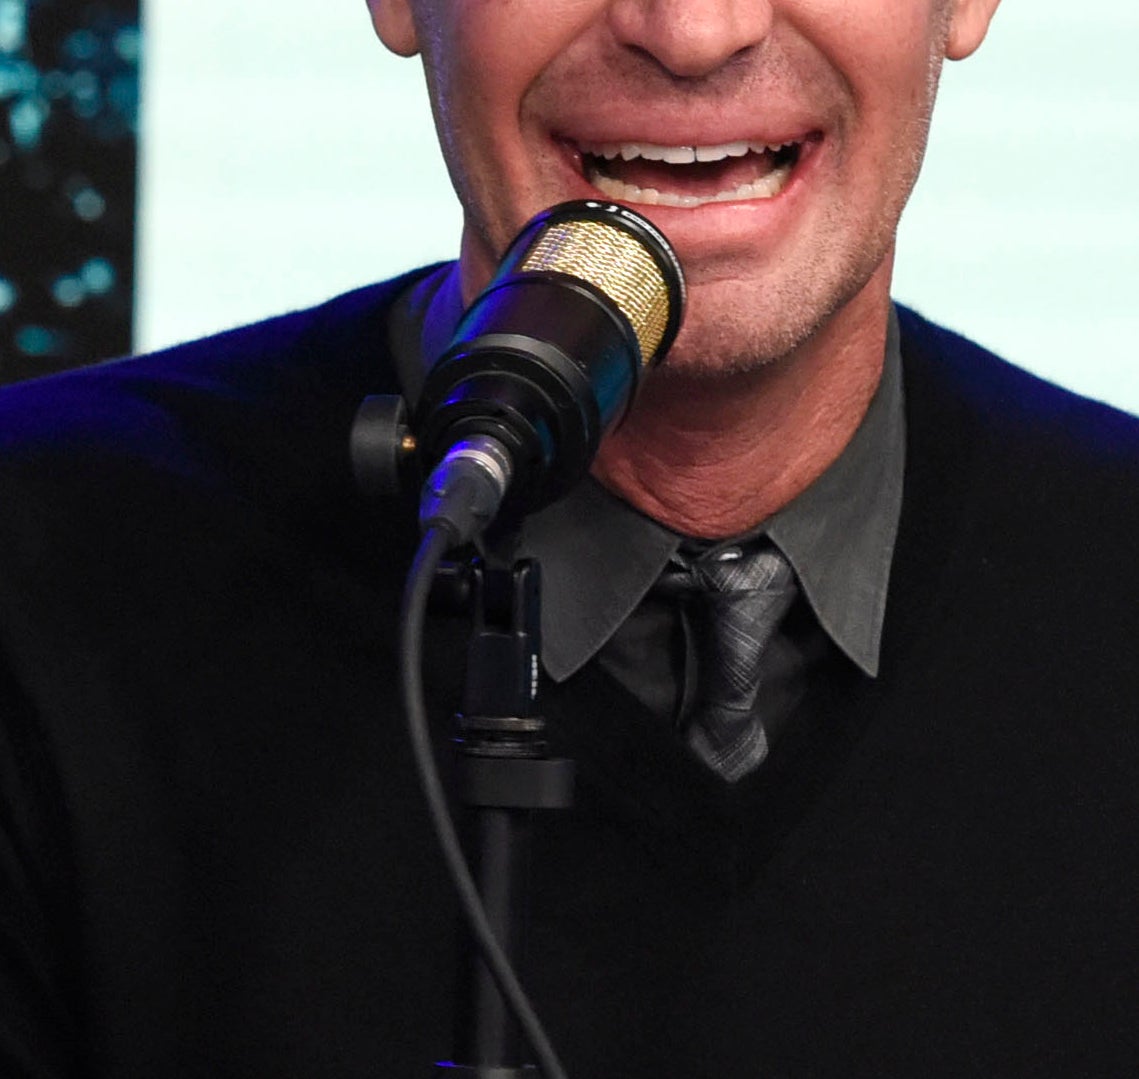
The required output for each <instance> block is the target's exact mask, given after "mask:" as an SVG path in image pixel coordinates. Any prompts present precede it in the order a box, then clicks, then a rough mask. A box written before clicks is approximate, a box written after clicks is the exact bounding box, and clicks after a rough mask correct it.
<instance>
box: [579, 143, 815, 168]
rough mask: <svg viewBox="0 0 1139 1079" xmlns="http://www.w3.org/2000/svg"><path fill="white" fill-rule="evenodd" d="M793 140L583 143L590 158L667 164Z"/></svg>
mask: <svg viewBox="0 0 1139 1079" xmlns="http://www.w3.org/2000/svg"><path fill="white" fill-rule="evenodd" d="M793 145H794V143H790V142H784V143H764V142H724V143H720V144H719V145H718V146H658V145H656V144H655V143H651V142H598V143H582V144H581V149H582V151H583V152H584V153H587V154H590V155H592V156H593V157H603V158H606V159H607V160H610V161H611V160H613V159H614V158H616V157H620V158H623V159H624V160H625V161H632V160H633V158H635V157H643V158H644V159H645V160H646V161H664V162H667V163H668V164H670V165H690V164H691V163H692V162H693V161H721V160H723V159H724V158H725V157H743V156H744V154H746V153H747V152H748V151H749V150H750V151H752V152H754V153H757V154H762V153H763V152H764V151H765V150H770V151H771V152H772V153H778V151H780V150H782V149H783V148H784V147H785V146H793Z"/></svg>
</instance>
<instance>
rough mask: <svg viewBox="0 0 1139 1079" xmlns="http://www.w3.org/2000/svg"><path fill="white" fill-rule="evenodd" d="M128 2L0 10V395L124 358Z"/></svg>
mask: <svg viewBox="0 0 1139 1079" xmlns="http://www.w3.org/2000/svg"><path fill="white" fill-rule="evenodd" d="M139 51H140V34H139V3H138V0H102V2H99V3H86V2H82V0H0V382H12V381H15V380H17V379H22V378H29V377H33V376H35V375H40V374H47V373H49V372H52V371H57V370H60V369H62V368H65V367H74V366H78V365H80V364H86V363H91V362H93V361H96V360H101V359H105V358H108V357H111V356H117V355H121V354H122V353H125V352H128V351H129V350H130V332H131V304H132V293H133V283H134V280H133V279H134V265H133V260H134V219H135V162H136V156H137V153H136V134H137V128H138V123H137V117H138V61H139Z"/></svg>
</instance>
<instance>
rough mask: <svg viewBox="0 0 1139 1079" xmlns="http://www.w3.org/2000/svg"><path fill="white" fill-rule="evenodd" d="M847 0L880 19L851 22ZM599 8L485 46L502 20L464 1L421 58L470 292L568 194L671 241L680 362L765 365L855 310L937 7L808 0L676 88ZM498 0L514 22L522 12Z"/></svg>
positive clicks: (923, 118) (892, 194)
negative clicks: (678, 293) (679, 305)
mask: <svg viewBox="0 0 1139 1079" xmlns="http://www.w3.org/2000/svg"><path fill="white" fill-rule="evenodd" d="M852 4H853V6H855V7H860V8H863V7H864V8H866V9H867V11H868V12H870V11H871V10H873V11H874V12H875V13H874V14H873V15H872V16H868V20H863V21H862V22H859V21H858V20H854V19H851V18H850V7H851V6H852ZM532 6H533V8H534V9H535V10H536V9H538V8H540V7H543V5H541V4H538V3H537V2H535V3H534V4H533V5H532ZM595 6H596V8H597V12H596V18H594V19H593V21H589V20H587V19H586V18H585V17H584V15H583V14H582V10H583V8H589V7H590V5H588V4H587V5H582V4H580V3H577V4H572V5H559V4H558V3H554V4H553V5H552V10H553V11H554V12H555V13H556V12H557V10H558V9H559V7H567V11H568V9H572V10H573V12H574V13H575V18H574V19H573V20H570V19H569V16H568V14H567V16H566V25H565V26H563V27H562V28H561V31H560V33H559V32H558V29H557V27H556V26H554V27H553V28H551V27H550V25H549V23H550V21H551V20H550V17H549V16H548V17H547V18H546V19H545V20H544V21H543V22H542V24H541V26H540V27H539V26H538V24H537V23H535V27H534V28H533V32H532V33H531V34H529V35H528V34H527V33H526V32H525V28H524V27H520V26H517V25H515V26H514V27H513V33H512V34H511V35H510V37H509V42H510V43H512V44H511V47H509V48H507V47H506V42H505V41H504V42H503V43H502V45H501V46H499V47H498V48H497V49H496V47H495V42H496V41H498V40H499V37H500V36H501V35H502V34H504V33H505V28H504V27H497V24H496V23H495V21H494V16H493V14H487V8H488V6H487V5H473V7H474V8H475V9H477V10H478V11H480V12H481V15H479V16H478V17H477V18H475V19H474V21H472V22H471V23H469V24H467V25H466V26H465V27H464V26H463V25H461V23H457V22H452V24H451V26H450V30H452V31H456V30H458V31H463V30H465V31H466V32H465V33H457V34H456V33H452V34H451V35H450V37H449V38H447V35H446V34H444V35H443V36H442V38H440V39H439V40H443V39H446V50H445V51H443V50H441V51H440V53H439V54H438V55H436V56H429V57H428V71H429V78H430V79H431V82H432V87H433V93H434V96H435V103H436V110H437V116H438V118H439V119H440V126H441V133H442V135H443V144H444V151H445V154H446V156H447V158H448V163H449V166H450V168H451V171H452V176H453V178H454V180H455V183H456V187H457V189H458V191H459V195H460V198H461V200H462V202H463V205H464V208H465V212H466V221H467V230H466V235H465V237H464V279H465V283H466V287H467V291H468V298H470V296H471V295H473V293H474V292H475V291H477V289H478V288H480V287H481V286H482V285H483V284H485V282H486V280H487V279H489V276H490V274H491V273H492V272H493V269H494V266H495V265H496V264H497V261H498V259H499V258H500V257H501V254H502V252H503V251H504V250H505V247H506V245H507V244H508V243H509V241H510V239H511V238H512V237H513V235H514V234H515V233H516V232H517V230H518V229H519V228H520V227H521V226H522V225H523V224H524V223H525V221H526V220H528V219H529V218H530V217H531V216H533V214H535V213H537V212H538V211H540V210H542V209H544V208H545V207H547V206H549V205H552V204H554V203H557V202H562V201H565V200H567V199H580V198H594V199H596V198H601V199H606V200H610V201H616V202H621V203H624V204H626V205H629V206H631V207H632V208H634V209H636V210H638V211H639V212H641V213H644V214H645V215H646V216H648V217H650V218H651V219H652V220H653V221H654V222H655V223H656V224H657V226H658V227H659V228H660V229H661V230H662V231H663V232H664V234H665V235H666V236H667V237H668V238H669V239H670V241H671V242H672V244H673V246H674V247H675V249H676V251H677V254H678V256H679V257H680V260H681V263H682V265H683V266H684V268H685V273H686V277H687V280H688V286H689V306H688V312H687V316H686V319H685V325H684V328H683V329H682V331H681V335H680V337H679V338H678V340H677V343H676V345H675V346H674V348H673V351H672V353H671V355H670V358H669V361H668V364H669V366H671V367H674V368H676V369H684V370H688V371H692V372H694V373H695V372H697V371H700V372H726V371H732V370H739V369H747V368H751V367H755V366H759V365H763V364H766V363H770V362H771V361H773V360H775V359H778V358H779V357H782V356H785V355H787V354H789V353H791V352H793V351H794V350H795V349H796V348H798V347H800V346H802V345H804V344H805V343H807V342H809V341H811V340H812V339H813V338H814V337H816V336H817V335H818V334H819V333H820V329H821V328H822V327H824V326H825V325H826V324H828V323H829V322H830V321H832V320H834V319H836V318H843V317H851V312H852V311H853V310H854V307H852V301H853V300H855V298H856V297H858V296H859V295H860V294H862V293H863V292H864V290H865V289H866V288H867V284H868V282H869V283H871V284H872V285H873V284H874V283H878V284H881V286H882V290H881V291H883V295H884V290H885V289H886V288H888V274H889V263H890V256H891V253H892V250H893V243H894V235H895V230H896V227H897V222H898V219H899V216H900V214H901V211H902V208H903V206H904V204H905V201H906V199H907V197H908V195H909V191H910V189H911V187H912V184H913V182H914V180H915V179H916V176H917V172H918V169H919V166H920V161H921V156H922V152H923V150H924V145H925V134H926V131H927V128H928V120H929V114H930V110H931V109H932V104H933V96H934V87H935V85H936V76H937V71H938V67H939V65H938V52H937V41H936V37H937V35H936V32H935V21H934V20H933V18H932V13H931V12H929V11H925V10H924V9H923V11H922V12H919V13H915V9H917V8H922V5H921V4H918V5H915V4H912V3H902V2H901V0H898V2H897V3H887V4H885V5H883V4H880V3H878V2H877V0H875V2H874V3H871V0H843V2H841V3H840V0H833V3H832V2H831V0H825V2H822V0H820V2H818V3H813V4H811V5H806V4H803V5H801V6H802V7H804V8H809V10H810V12H812V13H813V14H812V16H811V18H807V17H804V19H803V20H801V21H799V22H796V21H795V20H794V19H791V18H788V20H787V21H785V22H778V21H777V22H775V23H774V24H773V27H772V28H770V29H769V31H768V33H767V36H766V37H765V39H764V40H763V41H759V42H757V43H756V44H755V46H754V47H752V48H750V49H748V50H741V51H740V53H739V54H738V55H736V56H735V57H734V58H732V60H731V61H730V62H729V63H726V64H724V65H722V66H721V67H720V68H718V69H717V70H715V71H709V72H707V73H705V75H703V76H702V77H700V78H689V79H687V81H686V80H684V79H679V78H677V77H675V74H670V73H669V72H667V71H665V70H664V69H663V67H662V64H661V63H660V62H659V60H656V59H654V58H653V57H651V56H648V55H646V51H645V50H644V49H639V50H638V49H632V48H630V47H629V44H628V43H627V42H625V43H622V42H616V41H614V40H613V38H612V35H611V33H610V30H609V27H608V25H607V24H606V22H605V20H604V19H603V18H602V16H603V14H604V13H603V11H602V9H603V8H605V7H606V5H605V4H601V3H598V4H597V5H595ZM777 6H778V5H777ZM463 7H464V5H463V4H462V3H461V2H460V3H458V4H457V8H455V9H453V10H458V11H460V12H461V10H462V9H463ZM489 7H491V8H493V5H490V6H489ZM507 7H509V8H510V9H511V11H513V12H514V13H515V16H516V18H517V16H518V14H519V12H524V11H525V10H526V9H527V7H528V5H527V4H525V3H522V4H513V5H507ZM784 7H785V8H786V9H787V10H789V11H791V13H792V14H793V13H794V9H795V7H796V5H795V4H794V3H790V2H789V3H788V4H786V5H784ZM883 7H884V8H887V9H892V10H889V11H886V12H885V13H882V11H881V9H882V8H883ZM828 9H829V10H830V13H831V14H830V18H829V19H828V18H827V15H828ZM545 10H546V11H547V13H549V11H550V10H551V8H545ZM902 11H905V12H909V14H908V15H906V16H905V17H900V16H899V12H902ZM843 13H845V14H843ZM472 18H474V17H472ZM899 18H900V21H901V24H902V25H901V26H900V28H899V26H898V22H899ZM478 19H481V20H482V21H481V23H480V22H479V21H478ZM891 19H892V22H891ZM812 20H813V21H812ZM553 21H554V22H555V23H556V21H557V20H556V17H555V18H554V20H553ZM476 44H477V45H478V47H477V48H476ZM527 57H528V59H527ZM496 71H497V75H498V78H497V79H496V78H494V77H493V75H492V73H494V72H496ZM883 277H885V280H883ZM855 306H856V305H855Z"/></svg>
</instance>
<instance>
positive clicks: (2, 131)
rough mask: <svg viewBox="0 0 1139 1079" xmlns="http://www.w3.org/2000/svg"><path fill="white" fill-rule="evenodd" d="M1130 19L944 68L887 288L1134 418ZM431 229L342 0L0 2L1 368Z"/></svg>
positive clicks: (445, 206) (447, 242)
mask: <svg viewBox="0 0 1139 1079" xmlns="http://www.w3.org/2000/svg"><path fill="white" fill-rule="evenodd" d="M140 27H141V30H140ZM1137 32H1139V6H1136V5H1133V4H1130V3H1127V2H1124V0H1085V3H1083V4H1082V5H1071V4H1068V3H1061V2H1060V0H1031V3H1026V2H1025V0H1004V4H1003V6H1002V7H1001V9H1000V10H999V11H998V13H997V18H996V21H995V22H994V25H993V28H992V32H991V34H990V37H989V40H988V41H987V42H986V43H985V45H984V46H983V47H982V49H981V51H980V52H979V53H978V54H977V55H976V56H975V57H973V58H972V59H970V60H968V61H966V62H964V63H961V64H953V65H949V66H948V68H947V70H946V72H945V77H944V80H943V84H942V92H941V97H940V100H939V103H938V112H937V116H936V117H935V121H934V126H933V136H932V138H931V143H930V149H929V155H928V158H927V163H926V166H925V170H924V172H923V176H922V179H921V181H920V182H919V185H918V190H917V192H916V194H915V196H914V199H913V201H912V203H911V205H910V207H909V209H908V210H907V212H906V216H905V218H904V220H903V225H902V233H901V237H900V248H899V259H898V266H897V273H896V289H895V291H896V295H897V296H898V298H899V299H900V300H903V301H904V302H907V303H910V304H912V305H914V306H916V307H918V308H919V309H920V310H922V311H923V312H924V313H926V314H928V315H930V316H931V317H933V318H936V319H938V320H939V321H942V322H944V323H946V324H948V325H950V326H952V327H954V328H956V329H959V330H962V331H964V332H966V333H968V334H969V336H971V337H973V338H975V339H976V340H978V341H980V342H981V343H982V344H985V345H987V346H989V347H991V348H993V349H995V350H996V351H998V352H1000V353H1002V354H1003V355H1005V356H1006V357H1008V358H1009V359H1011V360H1014V361H1015V362H1017V363H1019V364H1021V365H1022V366H1026V367H1030V368H1032V369H1034V370H1036V371H1038V372H1040V373H1041V374H1043V375H1044V376H1045V377H1047V378H1050V379H1052V380H1053V381H1057V382H1061V383H1063V384H1065V385H1069V386H1072V387H1073V388H1075V389H1077V390H1079V391H1081V392H1083V393H1086V394H1088V395H1090V396H1093V397H1098V398H1100V399H1103V400H1108V401H1111V402H1113V403H1115V404H1117V405H1120V406H1121V407H1124V408H1127V409H1129V410H1130V411H1133V412H1139V365H1137V364H1136V363H1134V362H1133V361H1132V360H1131V355H1130V354H1131V353H1132V352H1133V351H1134V345H1133V342H1134V341H1135V340H1136V338H1137V337H1139V303H1137V302H1136V299H1135V297H1136V294H1137V292H1139V200H1137V198H1136V196H1135V194H1134V183H1133V177H1134V175H1135V174H1136V172H1137V170H1139V127H1137V125H1136V122H1135V121H1136V119H1139V65H1136V64H1135V63H1134V59H1133V52H1134V42H1135V40H1136V33H1137ZM458 228H459V213H458V209H457V206H456V204H455V202H454V197H453V195H452V193H451V189H450V186H449V184H448V181H447V178H446V175H445V173H444V171H443V167H442V164H441V161H440V159H439V154H438V151H437V149H436V147H435V143H434V138H433V136H432V133H431V126H430V113H429V110H428V107H427V101H426V95H425V92H424V90H423V80H422V75H421V72H420V69H419V66H418V63H417V62H415V61H403V60H399V59H397V58H395V57H392V56H389V55H388V54H387V53H385V52H384V51H383V49H382V47H381V46H380V45H379V44H378V42H376V41H375V39H374V37H373V36H372V33H371V27H370V25H369V23H368V17H367V11H366V8H365V5H364V2H363V0H353V2H340V0H336V2H334V3H331V4H325V5H320V6H319V7H316V8H314V7H313V6H312V5H310V4H302V3H301V2H300V0H241V3H239V4H233V3H231V2H228V0H195V2H194V3H192V4H191V3H185V2H184V0H182V2H178V0H144V3H143V8H142V10H141V12H140V10H139V5H138V2H137V0H132V2H128V0H101V2H99V3H86V2H81V0H0V381H12V380H14V379H17V378H26V377H30V376H33V375H37V374H42V373H46V372H48V371H51V370H55V369H58V368H61V367H65V366H70V365H75V364H81V363H88V362H92V361H94V360H98V359H102V358H105V357H110V356H115V355H119V354H121V353H124V352H128V351H131V350H135V351H143V350H150V349H154V348H160V347H163V346H165V345H168V344H172V343H175V342H177V341H180V340H186V339H188V338H191V337H196V336H200V335H202V334H205V333H210V332H213V331H216V330H220V329H223V328H226V327H229V326H233V325H237V324H240V323H243V322H248V321H252V320H254V319H257V318H261V317H264V316H266V315H270V314H274V313H277V312H280V311H284V310H288V309H290V308H295V307H298V306H304V305H307V304H311V303H317V302H319V301H320V300H322V299H325V298H327V297H329V296H331V295H333V294H335V293H337V292H340V291H343V290H345V289H348V288H351V287H353V286H355V285H360V284H365V283H367V282H370V281H374V280H377V279H379V278H382V277H385V276H388V275H390V274H392V273H395V272H398V271H399V270H403V269H407V268H410V267H412V266H415V265H418V264H421V263H424V262H428V261H432V260H435V259H439V258H449V257H453V255H454V254H455V250H456V241H457V236H458Z"/></svg>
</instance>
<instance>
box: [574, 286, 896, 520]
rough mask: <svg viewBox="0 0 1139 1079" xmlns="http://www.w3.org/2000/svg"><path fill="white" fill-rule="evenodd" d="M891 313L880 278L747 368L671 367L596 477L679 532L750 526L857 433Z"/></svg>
mask: <svg viewBox="0 0 1139 1079" xmlns="http://www.w3.org/2000/svg"><path fill="white" fill-rule="evenodd" d="M888 317H889V294H888V282H887V284H886V287H885V288H870V287H868V288H867V289H865V290H864V291H863V293H861V294H860V295H859V296H858V297H856V299H855V300H854V301H852V302H851V303H850V304H848V305H847V306H846V307H845V308H844V309H843V310H842V311H841V312H840V313H839V314H838V315H836V316H835V317H833V318H832V319H830V320H829V321H828V323H827V324H826V325H825V326H823V327H822V328H821V329H820V330H819V331H818V332H816V333H815V334H814V335H813V337H812V338H811V339H809V340H808V341H807V342H805V343H804V344H802V345H801V346H799V347H798V348H796V349H795V350H794V351H793V352H792V353H790V354H788V355H787V356H784V357H783V358H781V359H779V360H777V361H774V362H772V363H769V364H766V365H764V366H762V367H759V368H756V369H754V370H749V371H744V372H739V373H732V374H725V375H713V376H708V375H706V374H705V375H701V374H699V373H691V372H687V371H685V370H683V369H678V370H668V369H667V364H666V368H665V369H663V370H662V371H660V372H657V373H656V374H655V375H654V376H653V377H652V378H650V379H648V380H646V382H645V385H644V386H643V387H642V392H641V393H640V395H639V396H638V399H637V402H636V405H635V407H634V408H633V410H632V411H631V413H630V415H629V416H628V417H627V418H626V420H625V421H624V423H622V424H621V426H620V427H618V429H617V430H616V431H614V432H613V433H612V434H611V435H609V436H608V437H607V438H606V440H605V441H604V443H603V444H602V447H601V450H600V452H599V453H598V455H597V457H596V459H595V461H594V464H593V472H594V475H595V476H596V478H597V479H598V480H599V481H600V482H601V483H602V484H604V485H605V486H606V487H608V488H609V489H610V490H611V491H613V492H614V493H615V494H617V495H619V496H620V497H621V498H623V499H624V500H625V501H626V502H628V503H630V504H631V505H633V506H635V507H636V508H637V509H638V510H640V511H641V512H642V513H645V514H647V515H648V516H650V517H653V518H655V519H656V520H658V521H660V522H661V523H662V524H664V525H665V526H667V527H668V528H671V529H673V530H674V531H676V532H680V533H682V534H684V535H689V536H698V537H702V538H707V539H722V538H725V537H728V536H733V535H738V534H740V533H742V532H746V531H747V530H748V529H750V528H753V527H755V526H756V525H757V524H759V523H760V522H761V521H763V520H765V519H766V518H768V517H770V516H771V515H772V514H773V513H775V512H776V511H777V510H779V509H781V508H782V507H783V506H785V505H787V503H788V502H790V501H791V500H792V499H793V498H795V497H796V496H797V495H798V494H800V493H801V492H802V491H804V490H805V489H806V488H807V487H808V486H810V484H811V483H813V482H814V481H815V480H816V479H817V478H818V477H819V476H820V475H821V474H822V473H823V472H824V471H825V470H826V469H827V468H828V467H829V466H830V465H831V464H832V463H833V462H834V460H835V459H836V458H837V457H838V456H839V454H840V453H842V451H843V449H844V448H845V447H846V445H847V443H848V442H849V441H850V439H851V437H852V436H853V435H854V432H855V431H856V430H857V428H858V425H859V424H860V423H861V422H862V418H863V417H864V416H865V414H866V409H867V407H868V406H869V404H870V400H871V398H872V397H873V395H874V391H875V389H876V388H877V386H878V382H879V379H880V378H881V374H882V362H883V358H884V356H885V346H886V326H887V320H888Z"/></svg>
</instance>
